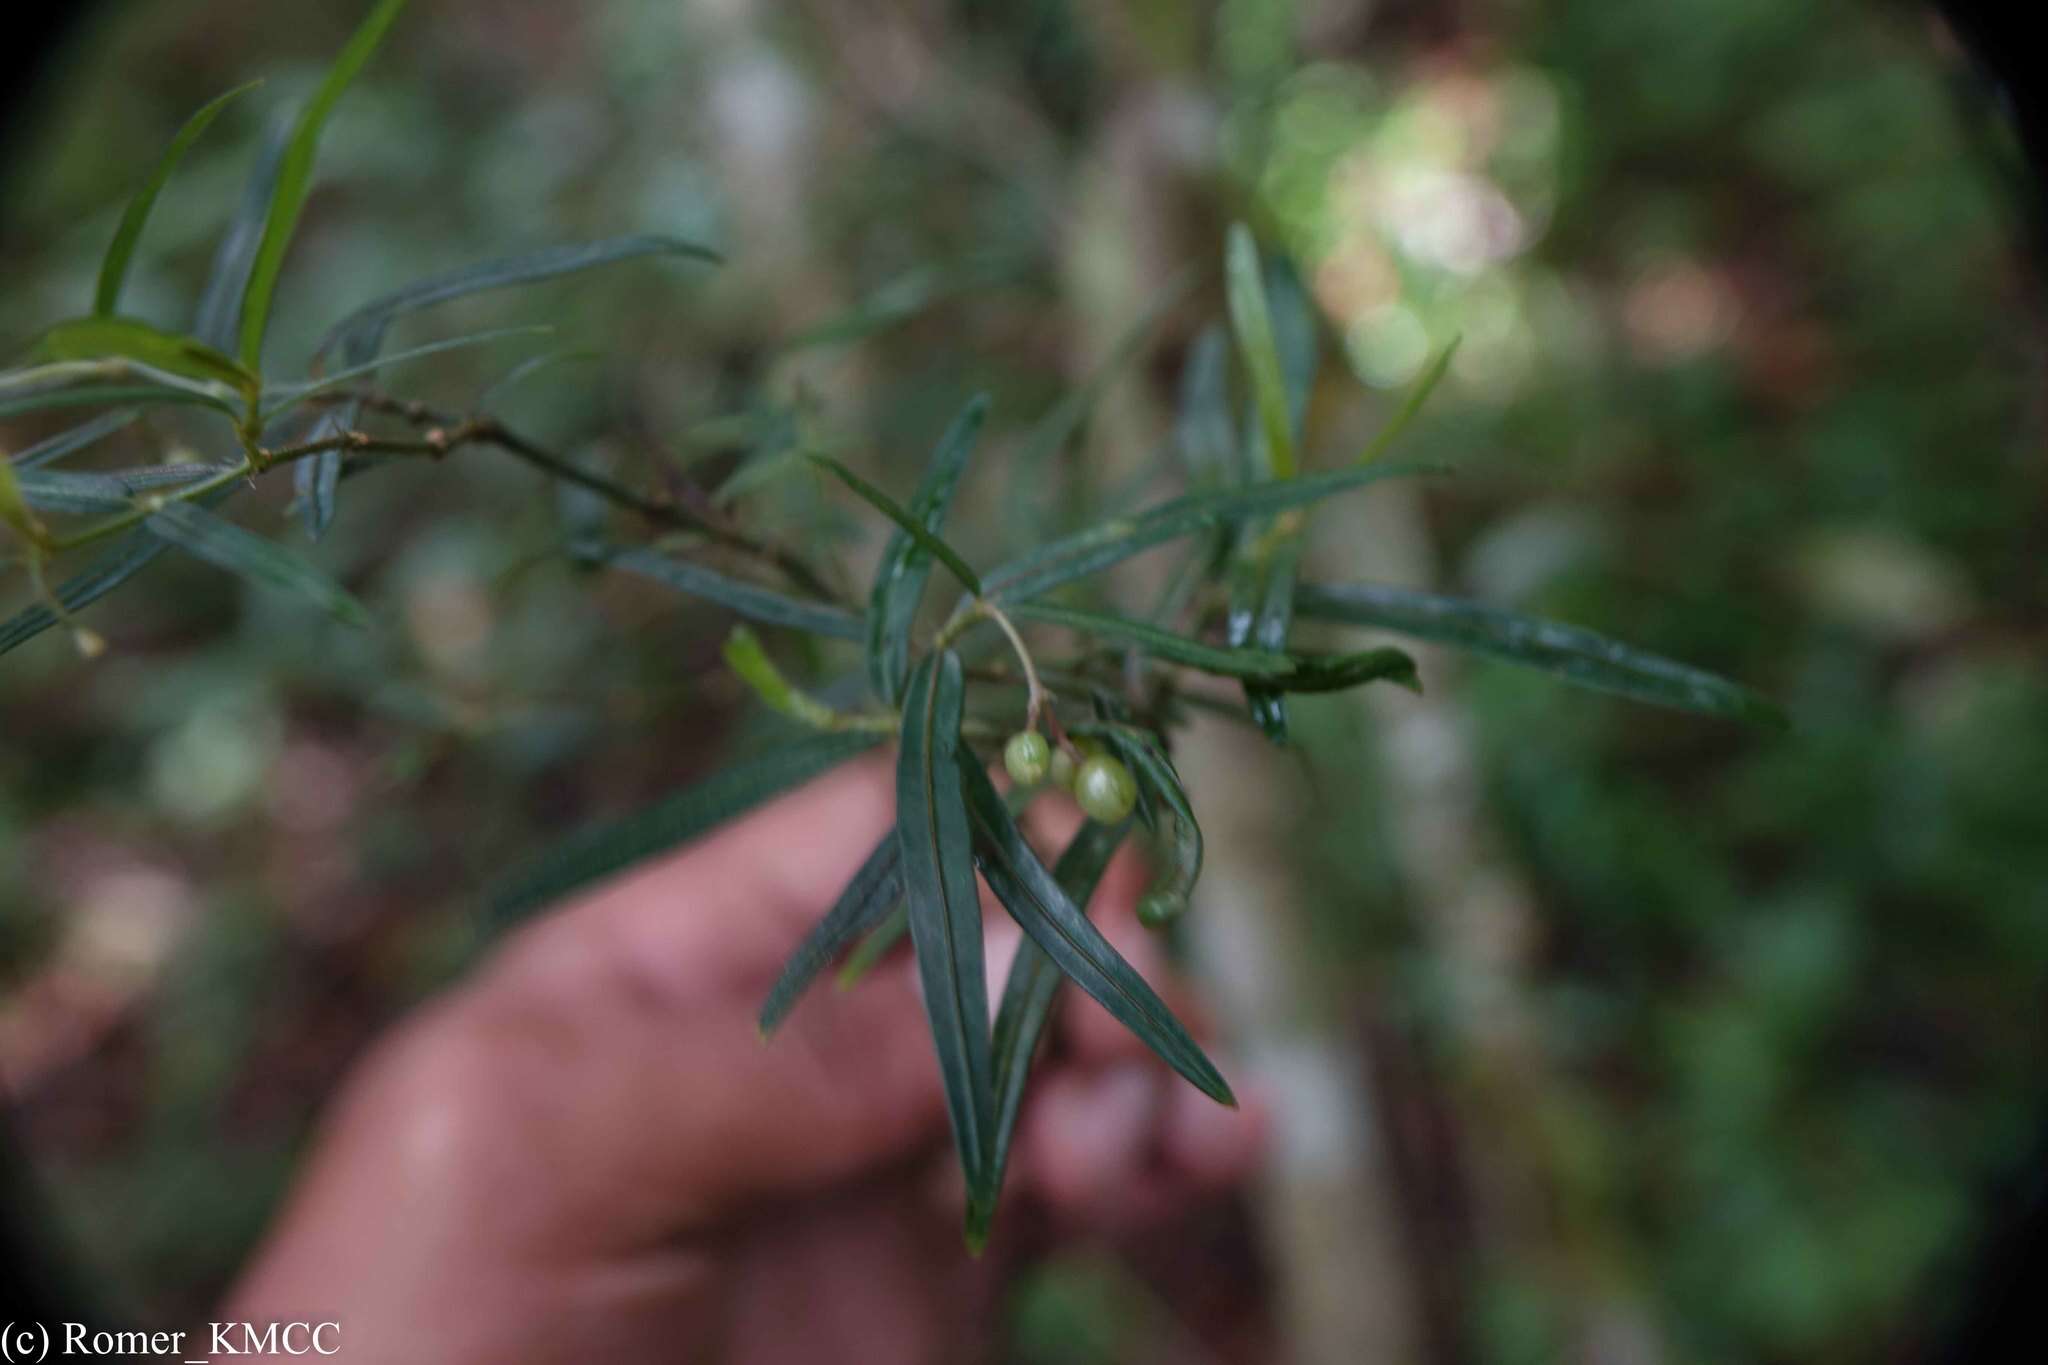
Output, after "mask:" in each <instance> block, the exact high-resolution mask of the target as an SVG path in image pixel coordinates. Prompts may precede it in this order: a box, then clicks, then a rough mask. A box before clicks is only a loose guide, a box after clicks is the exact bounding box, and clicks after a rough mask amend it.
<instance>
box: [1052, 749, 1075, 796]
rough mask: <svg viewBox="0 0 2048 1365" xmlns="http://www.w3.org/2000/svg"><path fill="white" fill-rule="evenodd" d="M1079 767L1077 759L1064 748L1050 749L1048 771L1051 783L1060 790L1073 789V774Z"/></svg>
mask: <svg viewBox="0 0 2048 1365" xmlns="http://www.w3.org/2000/svg"><path fill="white" fill-rule="evenodd" d="M1080 768H1081V765H1080V763H1079V761H1077V760H1076V759H1075V757H1074V756H1073V755H1072V754H1070V753H1068V752H1067V751H1066V750H1065V749H1063V748H1062V749H1054V750H1053V751H1052V766H1051V767H1050V769H1048V772H1049V773H1050V775H1051V777H1052V784H1053V785H1054V786H1055V787H1058V788H1059V789H1060V790H1061V791H1072V790H1073V789H1074V774H1075V773H1077V772H1078V771H1080Z"/></svg>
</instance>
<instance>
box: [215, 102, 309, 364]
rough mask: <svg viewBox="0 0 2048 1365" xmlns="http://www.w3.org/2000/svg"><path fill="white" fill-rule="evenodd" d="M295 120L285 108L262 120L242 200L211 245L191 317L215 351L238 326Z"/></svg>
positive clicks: (228, 346)
mask: <svg viewBox="0 0 2048 1365" xmlns="http://www.w3.org/2000/svg"><path fill="white" fill-rule="evenodd" d="M297 123H298V119H297V117H296V116H295V115H294V114H293V113H292V111H291V110H290V108H288V107H287V108H281V109H278V110H276V111H274V112H273V113H272V114H271V116H270V118H269V119H268V120H267V121H266V123H265V127H264V132H263V140H262V142H261V144H260V145H259V146H258V148H257V151H256V163H255V165H253V166H251V167H250V169H249V178H248V179H247V180H246V181H245V182H243V185H242V195H241V198H240V199H238V200H236V201H235V211H234V213H233V215H232V216H230V217H229V219H228V224H227V227H226V229H225V230H224V231H223V232H222V233H221V237H220V243H219V245H217V246H216V247H215V248H214V251H213V261H212V264H211V265H210V266H208V268H207V272H206V284H205V286H204V287H203V288H201V289H200V291H199V309H198V311H197V313H195V314H194V316H193V319H192V335H193V336H196V337H198V338H199V339H200V340H201V341H203V342H205V343H206V344H207V345H209V346H211V347H213V348H214V349H215V350H217V351H231V350H233V349H234V347H235V342H236V339H237V333H238V332H239V330H240V322H241V310H242V295H243V293H244V292H246V291H247V289H248V287H249V272H250V270H251V269H252V268H253V267H254V266H255V264H256V250H257V248H258V247H260V246H261V245H262V244H263V222H264V220H265V219H266V218H268V217H269V216H270V201H271V198H272V197H273V196H274V195H275V194H276V193H277V177H278V174H279V172H281V171H282V170H283V169H284V154H285V149H286V148H287V147H289V146H290V145H291V138H292V130H293V128H294V127H296V126H297Z"/></svg>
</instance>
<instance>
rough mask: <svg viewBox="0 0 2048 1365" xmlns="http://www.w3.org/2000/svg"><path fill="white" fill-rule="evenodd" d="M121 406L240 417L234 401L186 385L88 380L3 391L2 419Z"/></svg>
mask: <svg viewBox="0 0 2048 1365" xmlns="http://www.w3.org/2000/svg"><path fill="white" fill-rule="evenodd" d="M123 364H124V365H125V364H126V362H123ZM52 368H55V367H52ZM140 368H141V367H139V366H137V367H134V369H140ZM126 377H131V378H132V377H134V370H129V371H127V372H126ZM120 403H132V404H135V405H137V406H139V407H159V406H166V405H172V406H193V407H205V408H213V409H216V410H217V411H220V412H224V413H226V414H228V415H229V416H230V417H232V416H235V415H236V410H235V405H234V404H233V403H232V402H230V401H229V400H228V399H227V398H226V397H225V396H223V395H222V394H220V393H218V392H215V391H212V390H209V389H199V388H187V387H185V386H184V385H182V384H116V383H104V382H102V383H95V382H93V381H92V380H91V379H89V378H88V379H83V380H81V379H71V380H69V381H58V382H54V383H51V384H50V385H48V386H46V387H41V388H32V389H29V390H27V391H26V392H15V393H12V394H7V393H4V392H0V418H4V417H26V416H27V415H29V414H30V413H34V412H49V411H52V410H53V409H57V408H105V407H112V406H114V405H115V404H120Z"/></svg>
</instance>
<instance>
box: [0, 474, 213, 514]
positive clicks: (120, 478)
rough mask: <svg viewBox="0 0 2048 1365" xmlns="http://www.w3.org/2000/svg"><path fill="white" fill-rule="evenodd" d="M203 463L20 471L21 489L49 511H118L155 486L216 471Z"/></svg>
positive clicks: (182, 482) (173, 484)
mask: <svg viewBox="0 0 2048 1365" xmlns="http://www.w3.org/2000/svg"><path fill="white" fill-rule="evenodd" d="M220 472H221V470H220V468H219V467H218V466H214V465H204V464H160V465H147V466H144V467H143V468H140V469H115V470H108V471H106V472H105V473H101V472H98V471H94V472H91V473H82V472H79V471H75V470H69V469H25V470H22V471H21V493H22V496H23V497H25V498H27V499H28V501H29V503H30V504H31V505H32V506H35V507H39V508H42V509H43V510H45V511H50V512H87V513H90V512H118V511H120V510H121V509H122V508H124V507H127V506H129V505H130V504H131V503H133V502H134V501H135V500H136V499H137V498H138V497H141V496H142V495H143V494H145V493H148V492H149V491H151V490H152V489H157V488H173V487H176V486H177V485H179V484H186V483H191V482H192V481H193V480H194V479H203V478H206V477H208V476H209V475H213V474H218V473H220Z"/></svg>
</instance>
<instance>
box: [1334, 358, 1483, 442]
mask: <svg viewBox="0 0 2048 1365" xmlns="http://www.w3.org/2000/svg"><path fill="white" fill-rule="evenodd" d="M1463 340H1464V337H1462V336H1454V337H1452V338H1451V339H1450V341H1449V342H1448V343H1446V344H1445V346H1444V347H1443V349H1442V350H1440V351H1438V352H1437V353H1436V354H1435V355H1434V356H1432V357H1431V358H1430V362H1429V364H1427V365H1425V366H1424V367H1423V369H1422V373H1421V374H1420V375H1417V376H1416V378H1415V382H1414V383H1413V384H1411V385H1409V387H1408V396H1407V397H1406V398H1405V399H1403V400H1402V401H1401V408H1400V410H1399V411H1398V412H1396V413H1395V414H1394V415H1393V417H1392V418H1391V419H1389V421H1388V422H1387V424H1386V425H1385V426H1384V427H1381V428H1380V431H1379V435H1377V436H1375V437H1373V438H1372V440H1371V441H1370V442H1369V443H1368V444H1367V445H1366V447H1365V449H1364V450H1361V451H1359V452H1358V462H1359V463H1360V464H1371V463H1372V462H1373V461H1374V460H1377V459H1378V458H1379V457H1380V456H1382V455H1384V454H1386V453H1387V452H1388V451H1389V450H1391V449H1393V447H1394V442H1396V441H1398V440H1400V439H1401V433H1402V432H1404V431H1406V430H1408V424H1409V423H1410V422H1413V421H1414V420H1415V414H1416V413H1418V412H1421V411H1422V405H1423V404H1424V403H1427V402H1428V401H1429V396H1430V394H1432V393H1434V392H1436V386H1437V385H1438V384H1440V383H1442V382H1443V377H1444V375H1445V373H1446V372H1447V371H1449V369H1450V368H1451V360H1452V358H1453V357H1454V356H1456V355H1457V354H1458V343H1459V342H1461V341H1463Z"/></svg>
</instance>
